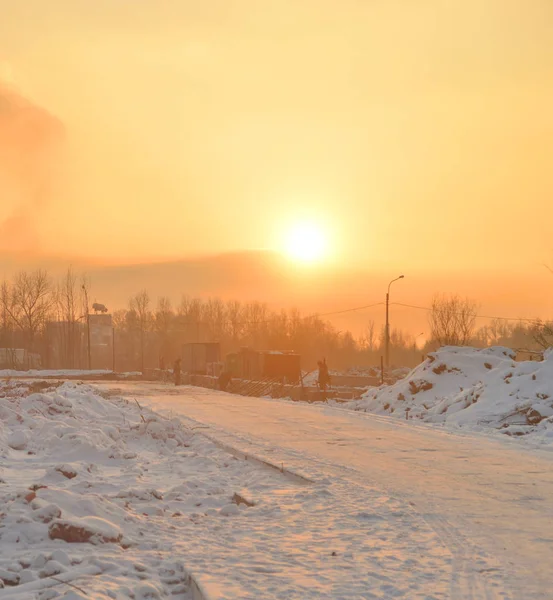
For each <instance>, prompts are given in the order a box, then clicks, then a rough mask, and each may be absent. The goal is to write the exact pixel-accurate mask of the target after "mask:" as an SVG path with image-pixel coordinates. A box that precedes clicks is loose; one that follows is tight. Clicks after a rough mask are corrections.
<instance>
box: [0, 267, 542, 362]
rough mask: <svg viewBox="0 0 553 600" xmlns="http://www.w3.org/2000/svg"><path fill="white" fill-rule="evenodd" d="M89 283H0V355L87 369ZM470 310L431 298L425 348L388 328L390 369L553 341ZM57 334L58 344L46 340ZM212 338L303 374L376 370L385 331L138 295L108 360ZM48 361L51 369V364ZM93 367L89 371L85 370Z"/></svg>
mask: <svg viewBox="0 0 553 600" xmlns="http://www.w3.org/2000/svg"><path fill="white" fill-rule="evenodd" d="M89 296H90V283H89V281H88V279H87V277H86V276H84V275H77V274H76V273H75V272H74V271H73V270H72V269H71V268H70V269H68V271H67V272H66V273H65V274H64V276H63V277H61V278H59V279H57V280H55V279H53V278H52V277H50V276H49V275H48V273H47V272H46V271H44V270H40V269H39V270H37V271H33V272H27V271H22V272H20V273H18V274H16V275H15V276H14V277H13V278H11V279H5V280H4V281H3V282H2V283H1V285H0V349H3V351H4V356H6V355H7V356H9V352H10V350H15V349H16V348H24V349H26V350H27V351H28V353H29V354H40V356H41V357H42V366H43V367H51V366H54V365H53V364H52V361H53V359H52V352H53V350H52V348H53V346H54V345H56V353H57V354H56V356H57V363H56V365H55V367H56V368H86V367H87V366H88V359H87V356H86V352H84V347H85V345H86V343H85V342H86V340H85V339H84V338H83V336H86V320H87V314H88V312H89V309H90V305H89ZM476 320H477V305H476V303H475V302H474V301H472V300H470V299H463V298H460V297H458V296H435V297H434V299H433V302H432V305H431V307H430V310H429V318H428V323H429V330H430V335H429V336H428V339H427V341H426V343H425V345H424V347H423V348H420V347H418V345H417V339H416V338H415V337H414V336H412V335H410V334H408V333H406V332H404V331H402V330H399V329H392V330H391V332H390V358H391V363H392V364H394V365H398V366H415V365H416V364H418V363H419V362H420V361H421V360H422V358H423V356H424V355H425V354H426V353H428V352H430V351H432V350H435V349H436V348H437V347H439V346H442V345H472V346H478V347H485V346H489V345H504V346H508V347H512V348H526V349H528V350H538V349H540V348H543V347H547V346H550V345H551V343H552V342H553V325H552V324H551V323H540V322H538V321H536V322H534V323H523V322H514V323H513V322H508V321H505V320H500V319H496V320H492V321H491V322H489V323H488V324H486V325H484V326H481V327H477V326H476V322H477V321H476ZM53 336H55V344H53ZM204 341H217V342H220V344H221V349H222V354H223V356H224V355H226V354H227V353H229V352H234V351H237V350H239V349H240V348H241V347H250V348H254V349H256V350H260V351H268V350H277V351H281V352H297V353H299V354H301V355H302V364H303V367H304V368H305V369H306V370H310V369H312V368H315V366H316V362H317V360H319V359H321V358H323V357H324V358H326V359H327V362H328V364H329V365H330V367H331V368H336V369H344V368H347V367H352V366H360V367H366V366H378V365H379V363H380V357H381V356H382V355H383V353H384V345H385V333H384V328H383V327H381V328H380V327H377V325H376V324H375V322H374V321H368V322H367V326H366V328H365V329H364V331H363V332H362V333H361V334H360V335H358V336H354V335H353V334H352V333H351V332H349V331H338V330H337V329H336V328H335V327H334V326H333V325H332V324H331V323H330V322H329V321H328V320H326V319H323V318H321V317H319V316H317V315H305V314H302V313H301V312H300V311H298V310H297V309H293V308H292V309H287V310H284V309H283V310H272V309H271V308H269V307H268V305H267V304H265V303H263V302H239V301H237V300H228V301H223V300H221V299H219V298H207V299H201V298H191V297H189V296H186V295H183V296H182V298H181V300H180V301H179V302H178V303H177V304H176V305H174V304H173V303H172V302H171V300H170V299H169V298H167V297H164V296H161V297H157V298H156V299H155V301H154V300H153V299H152V297H151V295H150V293H149V292H148V291H146V290H142V291H139V292H137V293H136V294H134V295H133V296H132V297H131V298H129V301H128V305H127V307H126V308H122V309H119V310H115V311H114V312H113V342H114V352H113V360H114V362H115V368H116V370H118V371H144V369H147V368H156V367H159V366H160V364H161V363H165V365H166V366H170V365H171V364H172V362H173V361H174V360H175V358H176V357H178V356H179V355H180V354H181V349H182V345H183V344H185V343H187V342H204ZM49 363H50V364H49ZM92 366H93V367H94V365H92Z"/></svg>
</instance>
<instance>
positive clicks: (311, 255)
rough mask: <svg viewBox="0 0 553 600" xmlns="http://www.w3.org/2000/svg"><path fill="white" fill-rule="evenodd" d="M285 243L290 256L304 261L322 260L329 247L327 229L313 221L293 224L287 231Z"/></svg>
mask: <svg viewBox="0 0 553 600" xmlns="http://www.w3.org/2000/svg"><path fill="white" fill-rule="evenodd" d="M285 244H286V246H285V247H286V253H287V254H288V256H290V258H292V259H294V260H297V261H302V262H313V261H317V260H321V259H322V258H324V256H325V255H326V253H327V249H328V244H327V236H326V234H325V231H324V230H323V228H322V227H321V226H320V225H318V224H317V223H313V222H300V223H296V224H295V225H293V226H292V227H291V228H290V230H289V231H288V233H287V236H286V241H285Z"/></svg>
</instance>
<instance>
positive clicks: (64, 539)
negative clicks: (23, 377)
mask: <svg viewBox="0 0 553 600" xmlns="http://www.w3.org/2000/svg"><path fill="white" fill-rule="evenodd" d="M38 384H40V385H38ZM37 389H40V391H33V390H37ZM252 469H253V467H252V466H251V465H248V464H245V463H244V462H241V461H232V462H230V461H229V456H228V454H226V453H225V452H223V451H221V450H220V449H218V448H216V447H215V446H214V444H212V443H211V442H209V441H208V440H206V439H205V438H203V437H202V436H197V435H195V434H194V432H192V431H190V430H189V429H187V428H185V427H184V426H183V425H182V423H181V421H180V420H178V419H170V418H165V417H161V416H160V415H157V414H156V413H154V412H152V411H150V410H147V409H143V408H142V407H140V406H139V405H138V403H137V402H136V401H134V400H130V399H127V400H125V399H122V398H119V397H111V396H110V394H108V393H105V394H104V395H101V393H100V392H99V391H98V390H97V389H95V388H93V387H91V386H88V385H83V384H79V383H76V382H66V383H63V384H62V383H61V382H46V381H43V382H36V381H26V382H22V381H8V382H2V383H0V597H6V598H8V597H9V598H13V599H14V600H23V599H25V600H27V599H39V600H50V599H53V598H60V599H61V598H68V597H70V596H68V595H67V594H76V592H75V588H71V587H70V586H67V585H64V583H63V582H64V581H66V582H69V583H71V582H73V584H75V585H77V586H78V588H81V589H83V590H84V591H86V593H87V594H88V597H92V598H95V599H107V598H168V597H171V598H175V599H188V598H191V591H190V582H189V577H188V572H187V571H186V569H185V567H186V565H184V564H183V562H182V559H181V561H179V560H178V557H177V556H176V555H175V552H174V548H175V546H176V545H177V544H182V543H183V540H188V541H189V542H188V543H189V544H190V545H191V546H193V547H194V549H195V550H196V552H197V549H198V547H199V545H200V541H199V540H200V538H199V537H197V534H195V533H194V531H193V530H194V529H195V528H197V526H198V525H197V523H198V520H199V521H201V520H202V519H207V517H206V514H209V515H210V516H211V518H212V519H214V520H216V521H218V520H220V519H229V518H233V516H235V515H236V514H240V513H242V512H243V511H244V510H245V507H241V508H238V506H236V505H235V504H232V507H233V508H232V509H229V507H228V506H229V503H231V502H232V497H233V494H234V493H235V492H236V491H237V490H239V489H240V488H241V486H242V485H243V482H244V474H245V473H246V474H247V473H249V472H251V470H252ZM200 506H201V507H202V508H201V509H200V508H198V507H200ZM235 509H236V510H235ZM200 511H202V512H200ZM212 526H216V523H213V524H212ZM181 556H182V554H181ZM98 575H101V576H98ZM2 588H4V589H2ZM8 591H9V595H8ZM71 597H75V598H81V597H82V598H84V597H85V595H82V596H81V595H73V596H71Z"/></svg>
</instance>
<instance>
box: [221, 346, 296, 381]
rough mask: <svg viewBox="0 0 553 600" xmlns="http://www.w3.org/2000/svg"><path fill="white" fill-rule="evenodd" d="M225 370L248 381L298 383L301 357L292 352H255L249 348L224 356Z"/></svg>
mask: <svg viewBox="0 0 553 600" xmlns="http://www.w3.org/2000/svg"><path fill="white" fill-rule="evenodd" d="M225 370H226V371H228V372H229V373H230V374H231V375H232V376H233V377H235V378H238V379H245V380H249V381H257V380H265V379H271V380H278V381H286V382H287V383H298V382H299V380H300V377H301V356H300V355H299V354H294V353H292V352H290V353H282V352H257V351H256V350H252V349H251V348H241V349H240V350H239V351H238V352H234V353H231V354H228V355H227V356H226V359H225Z"/></svg>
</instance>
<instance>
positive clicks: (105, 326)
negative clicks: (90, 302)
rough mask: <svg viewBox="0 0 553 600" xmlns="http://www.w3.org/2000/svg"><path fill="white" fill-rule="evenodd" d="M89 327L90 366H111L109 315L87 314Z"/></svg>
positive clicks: (111, 342)
mask: <svg viewBox="0 0 553 600" xmlns="http://www.w3.org/2000/svg"><path fill="white" fill-rule="evenodd" d="M88 323H89V327H90V367H91V368H92V369H112V368H113V350H114V348H113V319H112V317H111V315H107V314H95V315H88Z"/></svg>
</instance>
